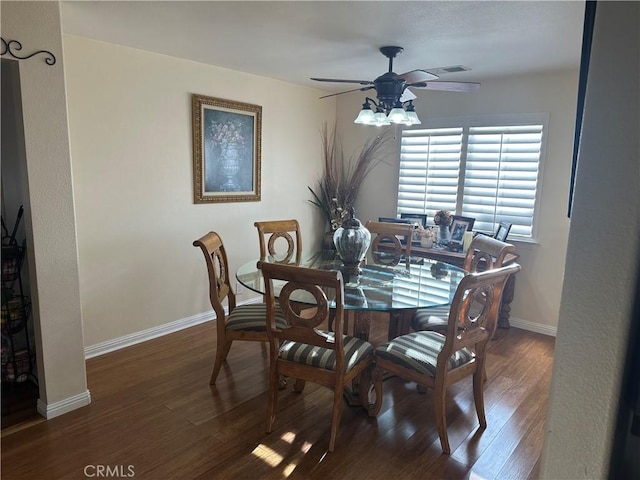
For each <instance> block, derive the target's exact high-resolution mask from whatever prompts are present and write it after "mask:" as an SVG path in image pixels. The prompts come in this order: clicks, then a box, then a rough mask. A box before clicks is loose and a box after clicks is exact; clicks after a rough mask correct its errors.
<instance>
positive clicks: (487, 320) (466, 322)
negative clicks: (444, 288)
mask: <svg viewBox="0 0 640 480" xmlns="http://www.w3.org/2000/svg"><path fill="white" fill-rule="evenodd" d="M519 271H520V265H518V264H517V263H512V264H511V265H508V266H506V267H500V268H494V269H491V270H485V271H483V272H472V273H469V274H467V275H466V276H465V277H464V278H463V279H462V281H461V282H460V284H459V285H458V288H457V289H456V293H455V295H454V297H453V301H452V303H451V309H450V310H449V318H448V323H447V334H446V341H445V345H444V347H443V348H442V351H441V352H440V355H439V356H438V362H440V361H441V360H442V361H446V360H447V359H449V358H450V357H451V355H453V354H454V353H455V352H456V351H458V350H460V349H461V348H464V347H466V348H471V349H474V350H475V351H476V354H484V351H483V349H484V347H485V346H486V343H487V341H488V340H489V339H490V338H491V337H493V334H494V332H495V329H496V325H497V322H498V311H499V309H500V302H501V299H502V292H503V290H504V286H505V284H506V282H507V280H508V278H509V277H510V276H511V275H513V274H515V273H517V272H519ZM479 349H482V351H479ZM441 356H442V359H441V358H440V357H441Z"/></svg>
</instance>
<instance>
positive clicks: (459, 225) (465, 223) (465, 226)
mask: <svg viewBox="0 0 640 480" xmlns="http://www.w3.org/2000/svg"><path fill="white" fill-rule="evenodd" d="M469 223H470V222H469V220H463V219H462V218H460V217H458V218H454V220H453V223H452V224H451V238H450V239H449V243H450V244H451V243H455V244H460V245H462V243H463V241H464V234H465V232H467V231H469V230H471V228H469Z"/></svg>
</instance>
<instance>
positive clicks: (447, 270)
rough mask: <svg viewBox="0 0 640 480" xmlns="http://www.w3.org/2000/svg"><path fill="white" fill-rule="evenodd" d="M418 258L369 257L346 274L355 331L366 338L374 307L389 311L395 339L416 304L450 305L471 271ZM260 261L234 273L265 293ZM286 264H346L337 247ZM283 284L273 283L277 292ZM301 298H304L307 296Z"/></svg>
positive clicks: (325, 267)
mask: <svg viewBox="0 0 640 480" xmlns="http://www.w3.org/2000/svg"><path fill="white" fill-rule="evenodd" d="M416 260H418V261H419V263H410V264H409V265H408V266H407V265H406V263H405V262H404V261H402V262H401V263H399V264H397V265H387V264H383V263H379V262H374V261H373V259H372V258H371V257H370V256H368V257H367V258H366V259H365V260H364V261H363V263H362V265H361V270H362V273H361V274H360V275H347V274H344V273H343V278H344V304H345V305H344V307H345V310H346V311H347V313H348V314H349V313H352V315H351V316H352V317H353V318H354V324H353V327H354V331H353V334H354V335H355V336H358V337H360V338H363V339H366V340H368V337H369V330H370V323H371V318H372V315H371V314H372V313H373V312H375V311H379V312H389V313H390V314H391V317H390V322H389V337H391V338H392V337H395V336H396V335H397V333H398V330H399V329H401V328H403V327H402V325H403V322H404V323H406V321H407V319H409V320H410V317H411V316H413V313H415V311H416V310H417V309H419V308H428V307H436V306H446V305H450V304H451V301H452V299H453V296H454V294H455V291H456V288H457V287H458V284H459V283H460V281H461V280H462V278H463V277H464V276H465V275H466V273H467V272H466V271H465V270H463V269H462V268H459V267H456V266H454V265H450V264H447V263H443V262H437V261H435V260H429V259H416ZM265 261H267V262H269V261H271V262H277V263H283V262H282V261H281V260H279V259H278V258H273V257H267V258H266V259H265ZM257 262H258V261H257V260H252V261H249V262H247V263H245V264H244V265H242V266H241V267H240V268H238V270H237V271H236V278H237V280H238V281H239V282H240V283H241V284H242V285H244V286H245V287H246V288H248V289H250V290H252V291H254V292H256V293H260V294H264V293H265V292H266V290H265V287H264V279H263V278H262V273H261V272H260V270H259V269H258V267H257ZM285 263H289V264H292V265H297V266H301V267H307V268H318V269H322V270H342V266H343V265H342V262H341V260H340V257H339V255H338V254H337V252H336V251H334V250H323V251H317V252H313V253H311V254H302V255H300V257H299V258H298V259H291V260H289V261H288V262H285ZM282 285H283V284H282V283H279V282H277V281H276V282H274V289H275V292H276V295H277V294H278V292H279V290H280V288H281V287H282ZM326 293H327V299H328V301H329V305H330V306H331V304H332V302H334V299H333V298H331V292H326ZM301 301H303V302H304V299H301Z"/></svg>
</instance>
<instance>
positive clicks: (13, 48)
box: [0, 37, 56, 65]
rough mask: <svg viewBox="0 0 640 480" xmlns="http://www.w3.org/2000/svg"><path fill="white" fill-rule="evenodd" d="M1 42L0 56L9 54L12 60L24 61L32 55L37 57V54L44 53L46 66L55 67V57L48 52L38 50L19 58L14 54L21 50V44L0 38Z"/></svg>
mask: <svg viewBox="0 0 640 480" xmlns="http://www.w3.org/2000/svg"><path fill="white" fill-rule="evenodd" d="M0 40H1V41H2V49H1V50H0V55H5V54H7V53H8V54H9V55H11V56H12V57H13V58H16V59H18V60H26V59H27V58H31V57H33V56H34V55H38V54H39V53H44V54H45V55H47V58H45V59H44V61H45V62H46V64H47V65H55V63H56V57H55V55H54V54H53V53H51V52H50V51H48V50H38V51H37V52H33V53H32V54H31V55H26V56H24V57H21V56H19V55H18V54H17V53H16V52H17V51H20V50H22V44H21V43H20V42H19V41H18V40H9V41H8V42H7V41H6V40H5V39H4V38H2V37H0Z"/></svg>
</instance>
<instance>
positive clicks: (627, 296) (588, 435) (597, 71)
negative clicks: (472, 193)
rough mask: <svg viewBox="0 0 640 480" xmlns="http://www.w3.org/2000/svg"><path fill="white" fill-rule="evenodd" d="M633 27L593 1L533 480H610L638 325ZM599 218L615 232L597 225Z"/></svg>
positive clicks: (638, 159) (630, 15) (630, 5)
mask: <svg viewBox="0 0 640 480" xmlns="http://www.w3.org/2000/svg"><path fill="white" fill-rule="evenodd" d="M639 20H640V4H639V3H637V2H598V6H597V9H596V22H595V28H594V35H593V46H592V51H591V61H590V65H589V79H588V84H587V96H586V101H585V111H584V123H583V132H582V141H581V144H580V155H579V167H578V174H577V179H576V189H575V202H574V210H573V214H572V224H571V234H570V236H569V249H568V251H567V252H568V253H567V264H566V270H565V282H564V287H563V292H562V303H561V308H560V324H559V328H558V338H557V341H556V352H555V360H554V371H553V379H552V383H551V393H550V400H549V414H548V417H547V427H546V430H545V431H546V432H547V436H546V445H545V450H544V456H543V462H542V468H541V476H540V478H548V479H558V478H571V479H582V478H584V479H596V478H598V479H600V478H613V477H609V467H610V464H609V461H610V458H611V453H612V440H613V432H614V429H615V424H616V419H617V414H618V402H619V396H620V385H621V378H622V375H623V373H624V362H625V356H626V352H627V345H628V343H629V332H630V330H631V322H632V320H635V321H636V325H637V321H638V320H639V319H638V318H635V319H632V317H631V315H632V307H633V302H634V301H638V299H637V298H635V295H636V292H635V291H634V287H635V285H636V278H637V275H638V272H637V270H636V268H637V265H638V254H639V252H638V246H639V243H638V239H639V238H640V188H639V187H638V186H639V185H640V144H639V140H638V132H640V120H639V116H640V114H639V110H640V92H639V86H638V78H639V74H640V36H639V34H638V21H639ZM614 70H615V71H617V74H616V75H614V76H612V75H611V72H612V71H614ZM609 218H613V219H615V220H614V222H615V225H616V226H615V228H602V226H603V219H609ZM605 223H606V222H605ZM609 252H610V253H609ZM629 373H631V372H629ZM634 374H635V375H638V372H634ZM625 403H628V402H625ZM636 454H637V452H636Z"/></svg>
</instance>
